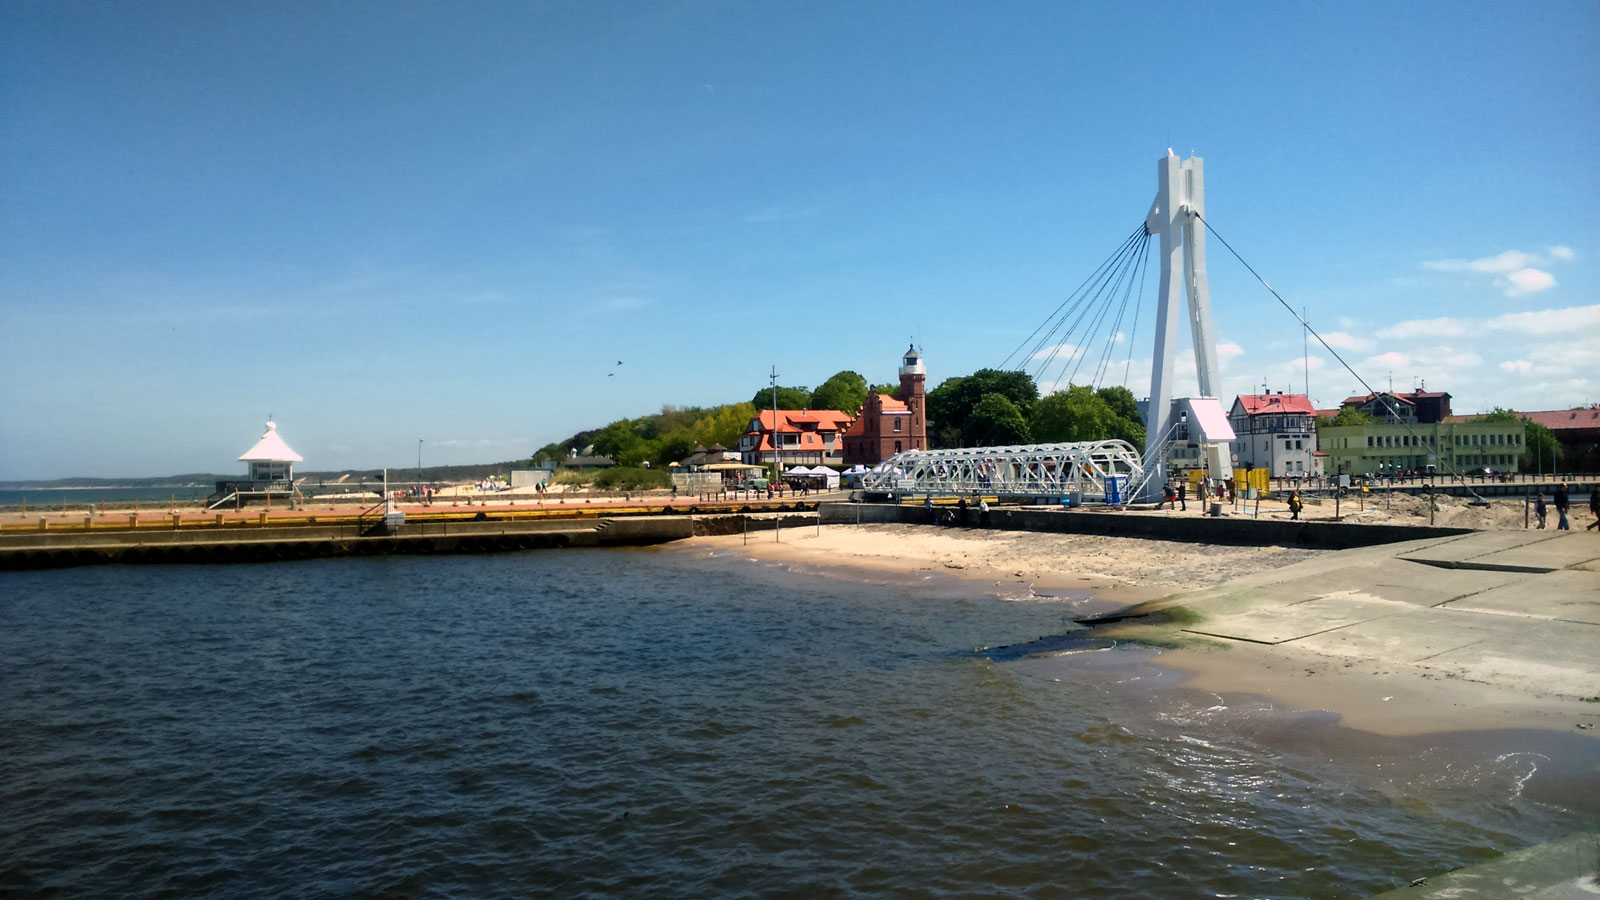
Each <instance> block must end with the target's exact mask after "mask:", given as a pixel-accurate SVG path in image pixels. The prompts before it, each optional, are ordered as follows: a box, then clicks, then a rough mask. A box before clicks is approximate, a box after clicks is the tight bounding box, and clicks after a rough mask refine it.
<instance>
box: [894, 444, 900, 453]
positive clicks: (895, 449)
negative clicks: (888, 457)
mask: <svg viewBox="0 0 1600 900" xmlns="http://www.w3.org/2000/svg"><path fill="white" fill-rule="evenodd" d="M894 452H896V453H899V452H900V442H899V441H895V442H894Z"/></svg>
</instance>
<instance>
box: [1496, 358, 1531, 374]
mask: <svg viewBox="0 0 1600 900" xmlns="http://www.w3.org/2000/svg"><path fill="white" fill-rule="evenodd" d="M1500 368H1501V369H1502V370H1503V371H1506V372H1527V371H1529V370H1531V369H1532V368H1533V363H1531V362H1528V361H1527V360H1525V359H1508V360H1506V361H1505V362H1503V363H1501V364H1500Z"/></svg>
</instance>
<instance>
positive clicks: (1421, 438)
mask: <svg viewBox="0 0 1600 900" xmlns="http://www.w3.org/2000/svg"><path fill="white" fill-rule="evenodd" d="M1191 215H1193V216H1194V217H1195V218H1196V219H1199V220H1200V223H1201V224H1203V225H1205V226H1206V230H1207V231H1209V232H1211V235H1212V237H1215V238H1216V239H1217V240H1219V241H1221V242H1222V246H1224V247H1226V248H1228V252H1229V253H1232V254H1233V258H1234V259H1237V260H1238V261H1239V263H1240V264H1241V265H1243V266H1244V267H1245V268H1246V269H1248V270H1249V272H1250V274H1251V275H1254V276H1255V277H1256V280H1257V281H1259V282H1261V286H1262V287H1264V288H1266V289H1267V292H1268V293H1270V294H1272V296H1273V297H1274V298H1275V299H1277V301H1278V302H1279V303H1281V304H1282V305H1283V308H1284V309H1286V310H1288V311H1289V315H1291V316H1294V318H1295V321H1297V322H1299V323H1300V326H1301V327H1302V328H1304V329H1305V330H1306V332H1307V333H1309V334H1310V335H1311V336H1312V337H1314V338H1316V339H1317V343H1319V344H1321V345H1322V349H1324V350H1326V351H1328V353H1329V354H1330V355H1332V356H1333V358H1334V359H1336V360H1338V361H1339V365H1341V366H1344V369H1345V371H1346V372H1349V373H1350V374H1351V375H1353V376H1355V379H1356V381H1359V382H1360V383H1361V386H1362V387H1364V388H1366V389H1367V395H1368V396H1369V397H1376V396H1378V392H1377V391H1375V390H1373V389H1372V385H1370V384H1367V380H1366V379H1365V378H1362V377H1361V373H1359V372H1357V371H1356V370H1355V369H1354V368H1352V367H1351V365H1350V364H1349V363H1347V362H1345V361H1344V357H1342V356H1340V355H1339V351H1337V350H1335V349H1333V348H1332V347H1331V346H1329V345H1328V342H1327V341H1325V340H1323V339H1322V335H1320V334H1318V333H1317V330H1316V329H1315V328H1312V327H1311V324H1310V323H1309V322H1307V321H1306V320H1305V317H1304V316H1302V315H1300V314H1299V313H1297V312H1295V309H1294V307H1292V306H1290V305H1289V302H1288V301H1287V300H1284V299H1283V297H1282V296H1281V295H1279V293H1278V292H1277V291H1275V290H1273V289H1272V285H1270V284H1267V280H1266V279H1265V278H1262V277H1261V273H1260V272H1257V271H1256V270H1255V267H1254V266H1252V265H1250V264H1249V263H1248V262H1245V259H1244V257H1242V256H1240V255H1239V251H1237V250H1235V249H1233V245H1232V244H1230V243H1228V240H1227V238H1224V237H1223V236H1222V235H1220V234H1218V233H1217V230H1216V229H1215V228H1212V227H1211V223H1210V222H1207V221H1206V219H1205V216H1202V215H1200V214H1199V213H1197V212H1191ZM1307 399H1308V400H1309V399H1310V398H1309V397H1308V398H1307ZM1386 405H1387V404H1386ZM1390 412H1391V413H1392V412H1393V409H1391V410H1390ZM1396 418H1397V419H1398V417H1396ZM1395 424H1398V425H1400V426H1401V427H1403V428H1405V430H1406V434H1408V435H1410V436H1411V437H1414V438H1416V439H1417V446H1420V447H1424V448H1426V449H1427V450H1428V451H1430V452H1431V453H1432V455H1433V456H1434V458H1436V459H1438V460H1439V461H1440V462H1442V463H1444V465H1445V466H1446V467H1447V468H1448V469H1449V470H1450V471H1451V472H1452V473H1454V474H1455V475H1456V476H1458V477H1460V478H1461V485H1462V486H1463V487H1465V488H1466V489H1467V493H1469V494H1471V495H1472V496H1473V497H1476V498H1477V499H1478V500H1482V501H1483V502H1485V503H1487V502H1488V501H1486V500H1483V497H1482V496H1481V495H1479V493H1478V492H1477V491H1475V490H1473V489H1472V485H1471V484H1469V483H1468V482H1467V478H1466V475H1465V474H1464V473H1463V472H1462V471H1461V470H1460V469H1457V468H1456V467H1455V463H1453V462H1448V461H1446V459H1447V458H1446V457H1445V455H1444V454H1443V453H1440V452H1439V448H1438V447H1437V446H1435V445H1434V444H1433V443H1432V442H1430V441H1429V440H1428V439H1427V437H1426V436H1425V435H1422V434H1420V433H1418V432H1417V431H1416V430H1415V429H1413V428H1412V427H1411V424H1410V423H1409V422H1399V421H1396V423H1395ZM1429 502H1432V499H1431V495H1430V500H1429Z"/></svg>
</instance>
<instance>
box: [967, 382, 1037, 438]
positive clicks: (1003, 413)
mask: <svg viewBox="0 0 1600 900" xmlns="http://www.w3.org/2000/svg"><path fill="white" fill-rule="evenodd" d="M961 437H962V440H963V442H964V443H965V444H966V446H968V447H985V446H1000V445H1005V444H1026V443H1028V441H1029V439H1030V438H1029V432H1028V420H1027V418H1026V417H1024V416H1023V414H1022V410H1021V409H1019V408H1018V407H1017V405H1016V404H1015V403H1013V402H1012V401H1011V398H1009V397H1007V396H1005V395H1004V394H985V395H983V396H982V397H980V398H979V399H978V402H977V403H976V404H975V405H974V406H973V407H972V414H971V415H969V416H967V418H966V424H965V426H963V428H962V429H961Z"/></svg>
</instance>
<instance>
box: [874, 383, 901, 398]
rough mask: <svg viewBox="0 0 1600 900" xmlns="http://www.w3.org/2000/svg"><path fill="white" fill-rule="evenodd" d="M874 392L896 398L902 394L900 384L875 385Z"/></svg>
mask: <svg viewBox="0 0 1600 900" xmlns="http://www.w3.org/2000/svg"><path fill="white" fill-rule="evenodd" d="M872 392H873V393H874V394H888V395H889V396H891V397H894V396H898V395H899V393H900V385H898V384H875V385H873V386H872Z"/></svg>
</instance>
